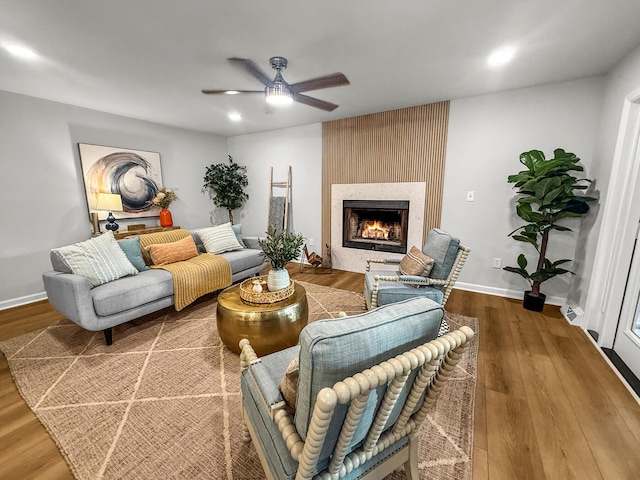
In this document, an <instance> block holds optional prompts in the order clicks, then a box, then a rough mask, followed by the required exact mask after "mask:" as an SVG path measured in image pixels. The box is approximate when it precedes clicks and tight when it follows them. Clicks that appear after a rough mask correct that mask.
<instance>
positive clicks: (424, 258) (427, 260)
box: [398, 246, 433, 277]
mask: <svg viewBox="0 0 640 480" xmlns="http://www.w3.org/2000/svg"><path fill="white" fill-rule="evenodd" d="M432 268H433V258H431V257H429V256H428V255H425V254H424V253H422V252H421V251H420V249H419V248H418V247H415V246H413V247H411V250H409V253H407V254H406V255H405V256H404V257H402V260H400V266H399V267H398V270H400V273H402V274H403V275H418V276H421V277H428V276H429V273H431V269H432Z"/></svg>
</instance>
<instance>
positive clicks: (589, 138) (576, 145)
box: [442, 77, 603, 304]
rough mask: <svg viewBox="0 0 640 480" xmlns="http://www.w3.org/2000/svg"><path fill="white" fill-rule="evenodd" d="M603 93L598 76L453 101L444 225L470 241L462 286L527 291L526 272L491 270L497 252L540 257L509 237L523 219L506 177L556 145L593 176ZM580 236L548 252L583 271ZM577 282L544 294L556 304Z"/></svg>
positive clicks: (556, 238) (508, 257)
mask: <svg viewBox="0 0 640 480" xmlns="http://www.w3.org/2000/svg"><path fill="white" fill-rule="evenodd" d="M602 91H603V78H602V77H596V78H590V79H584V80H579V81H573V82H566V83H558V84H552V85H547V86H542V87H536V88H529V89H523V90H515V91H510V92H503V93H499V94H494V95H486V96H481V97H474V98H468V99H463V100H454V101H452V102H451V110H450V113H449V133H448V140H447V162H446V170H445V184H444V197H443V204H442V228H443V229H444V230H447V231H449V232H451V233H453V234H455V235H457V236H459V237H460V238H461V240H462V241H463V243H465V244H466V245H468V246H469V247H471V254H470V255H469V259H468V260H467V263H466V264H465V266H464V268H463V269H462V273H461V275H460V277H459V286H461V287H462V288H466V289H470V290H476V291H482V292H487V293H495V294H500V295H506V296H512V297H515V298H521V297H522V291H523V290H525V289H526V287H528V283H527V282H526V281H525V280H524V279H523V278H522V277H520V276H518V275H516V274H512V273H509V272H506V271H504V270H502V269H494V268H492V263H493V259H494V258H501V259H502V265H503V266H505V265H515V264H516V263H515V260H516V258H517V256H518V255H519V254H520V253H525V255H526V256H527V258H528V260H529V263H530V264H531V263H532V262H534V261H535V260H536V259H537V257H536V256H535V254H536V252H535V250H534V249H533V248H530V247H529V246H528V245H526V244H523V243H521V242H516V241H514V240H512V239H511V238H509V237H508V236H507V235H508V234H509V233H510V232H511V231H512V230H514V229H515V228H516V227H518V226H519V225H521V224H522V221H521V220H520V219H519V217H517V216H516V214H515V198H516V196H515V190H514V189H513V188H512V187H513V185H512V184H509V183H507V177H508V176H509V175H511V174H515V173H517V172H518V171H520V170H523V169H524V167H523V166H522V165H521V164H520V163H519V155H520V153H522V152H525V151H528V150H533V149H537V150H542V151H543V152H544V153H545V155H546V156H547V157H549V156H552V155H553V150H554V149H555V148H564V149H565V150H566V151H570V152H574V153H575V154H576V155H578V157H580V158H581V159H582V164H583V165H584V166H585V170H586V174H587V176H589V175H590V171H591V170H592V164H593V150H594V141H595V137H596V133H597V128H598V124H599V113H600V106H601V98H602ZM468 191H475V202H467V201H466V194H467V192H468ZM567 225H568V226H570V227H571V228H574V227H575V228H576V229H579V226H580V225H579V222H578V221H573V222H568V223H567ZM576 240H577V233H574V234H573V235H572V234H569V233H556V232H554V234H553V236H552V237H551V238H550V245H549V250H548V257H550V258H551V259H552V260H559V259H561V258H570V259H574V262H573V263H572V264H570V265H571V268H572V269H579V264H580V263H581V262H583V261H584V258H576V257H575V250H576ZM572 281H574V279H573V278H572V277H571V276H569V275H564V276H561V277H556V278H555V279H552V280H549V281H548V282H545V283H544V284H543V286H542V292H543V293H546V294H547V296H548V297H551V298H548V301H549V302H550V303H556V304H561V303H562V302H563V300H564V298H565V297H566V295H567V292H568V290H569V284H570V282H572Z"/></svg>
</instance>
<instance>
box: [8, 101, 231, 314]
mask: <svg viewBox="0 0 640 480" xmlns="http://www.w3.org/2000/svg"><path fill="white" fill-rule="evenodd" d="M78 143H93V144H98V145H108V146H114V147H125V148H135V149H139V150H148V151H154V152H159V153H160V161H161V165H162V176H163V181H164V184H165V186H167V187H173V188H177V189H178V191H177V193H178V196H179V198H180V200H179V201H177V202H175V203H174V204H173V205H171V211H172V213H173V220H174V224H176V225H180V226H183V227H187V228H190V227H197V226H200V225H208V224H209V218H210V215H209V211H210V210H211V209H212V203H211V201H210V200H209V199H208V197H207V196H206V195H203V194H202V193H200V189H201V186H202V178H203V177H204V172H205V167H206V166H207V165H210V164H211V163H219V162H220V161H225V160H226V158H227V146H226V140H225V139H224V138H221V137H217V136H214V135H209V134H204V133H198V132H192V131H187V130H181V129H177V128H172V127H167V126H163V125H158V124H153V123H149V122H144V121H140V120H134V119H130V118H125V117H120V116H117V115H111V114H106V113H102V112H97V111H93V110H88V109H84V108H78V107H73V106H70V105H65V104H61V103H56V102H50V101H46V100H40V99H36V98H33V97H27V96H23V95H17V94H13V93H9V92H3V91H0V145H1V146H2V148H0V165H1V167H2V175H1V176H0V205H2V208H0V308H2V307H7V306H13V305H16V304H19V303H26V302H29V301H34V300H38V299H41V298H44V287H43V284H42V279H41V275H42V272H44V271H45V270H50V269H51V264H50V261H49V251H50V250H51V248H54V247H58V246H62V245H67V244H70V243H75V242H79V241H82V240H86V239H87V238H89V236H90V233H91V224H90V221H89V214H88V212H87V207H86V201H85V194H84V189H83V181H82V171H81V167H80V159H79V156H78V148H77V144H78ZM119 223H120V225H121V227H122V226H124V225H126V223H127V222H125V221H120V222H119ZM129 223H145V224H147V225H157V224H158V222H157V217H156V218H145V219H139V220H138V219H137V220H136V221H132V222H129Z"/></svg>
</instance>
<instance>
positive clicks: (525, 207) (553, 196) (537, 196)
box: [503, 148, 596, 312]
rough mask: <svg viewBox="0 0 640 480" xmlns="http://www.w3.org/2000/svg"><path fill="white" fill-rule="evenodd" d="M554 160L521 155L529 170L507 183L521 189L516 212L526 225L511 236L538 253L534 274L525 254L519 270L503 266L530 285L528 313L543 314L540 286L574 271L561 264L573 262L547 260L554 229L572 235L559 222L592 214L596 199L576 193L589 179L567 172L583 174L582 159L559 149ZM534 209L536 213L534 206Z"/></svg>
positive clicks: (536, 154)
mask: <svg viewBox="0 0 640 480" xmlns="http://www.w3.org/2000/svg"><path fill="white" fill-rule="evenodd" d="M553 155H554V156H553V158H550V159H548V160H546V159H545V158H544V153H543V152H541V151H540V150H531V151H529V152H524V153H521V154H520V163H522V164H523V165H524V166H525V167H527V169H526V170H522V171H520V172H518V173H517V174H516V175H509V178H508V180H507V181H508V182H509V183H514V184H515V185H514V188H519V190H518V195H521V196H520V197H519V198H518V200H517V204H516V213H517V214H518V216H519V217H520V218H522V219H523V220H524V221H525V222H527V223H526V224H525V225H523V226H520V227H518V228H516V229H515V230H514V231H513V232H511V233H510V234H509V236H511V237H513V239H514V240H517V241H519V242H525V243H529V244H531V245H533V246H534V247H535V249H536V250H537V251H538V263H537V265H536V269H535V271H533V272H532V273H529V272H528V271H527V259H526V257H525V256H524V254H522V253H521V254H520V255H519V256H518V266H517V267H504V269H503V270H506V271H508V272H513V273H517V274H518V275H520V276H521V277H523V278H524V279H525V280H527V281H528V282H529V284H530V285H531V290H527V291H526V292H525V293H524V302H523V306H524V308H525V309H527V310H533V311H536V312H540V311H542V309H543V307H544V302H545V299H546V295H545V294H544V293H541V292H540V285H541V284H542V282H545V281H547V280H549V279H551V278H553V277H555V276H556V275H562V274H565V273H571V274H573V272H571V271H569V270H567V269H565V268H562V267H561V266H560V265H562V264H565V263H567V262H570V261H571V260H570V259H566V258H565V259H562V260H556V261H555V262H552V261H551V260H549V259H548V258H547V244H548V240H549V233H550V232H551V231H552V230H558V231H561V232H570V231H571V229H570V228H568V227H564V226H560V225H558V224H557V222H558V221H559V220H562V219H563V218H568V217H580V216H582V215H585V214H586V213H588V212H589V202H592V201H594V200H596V199H595V198H593V197H587V196H580V195H576V191H577V190H586V189H587V187H588V185H585V184H584V183H581V182H586V183H591V180H589V179H588V178H577V177H574V176H572V175H570V174H569V173H568V172H570V171H576V172H582V171H583V170H584V169H583V168H582V166H580V165H578V162H579V161H580V159H579V158H578V157H577V156H576V155H575V154H573V153H569V152H565V151H564V150H563V149H561V148H558V149H556V150H554V152H553ZM534 205H535V206H536V207H535V211H534V209H533V206H534Z"/></svg>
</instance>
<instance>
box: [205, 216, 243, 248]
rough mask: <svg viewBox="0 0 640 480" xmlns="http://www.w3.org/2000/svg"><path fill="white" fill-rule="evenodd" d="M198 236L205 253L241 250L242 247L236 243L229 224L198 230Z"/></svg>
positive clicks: (236, 240)
mask: <svg viewBox="0 0 640 480" xmlns="http://www.w3.org/2000/svg"><path fill="white" fill-rule="evenodd" d="M198 235H199V236H200V240H202V244H203V245H204V248H205V250H206V251H207V253H214V254H217V253H222V252H229V251H231V250H241V249H242V245H240V243H238V239H237V238H236V234H235V233H234V232H233V229H232V228H231V222H227V223H225V224H222V225H218V226H216V227H209V228H203V229H202V230H198Z"/></svg>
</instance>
